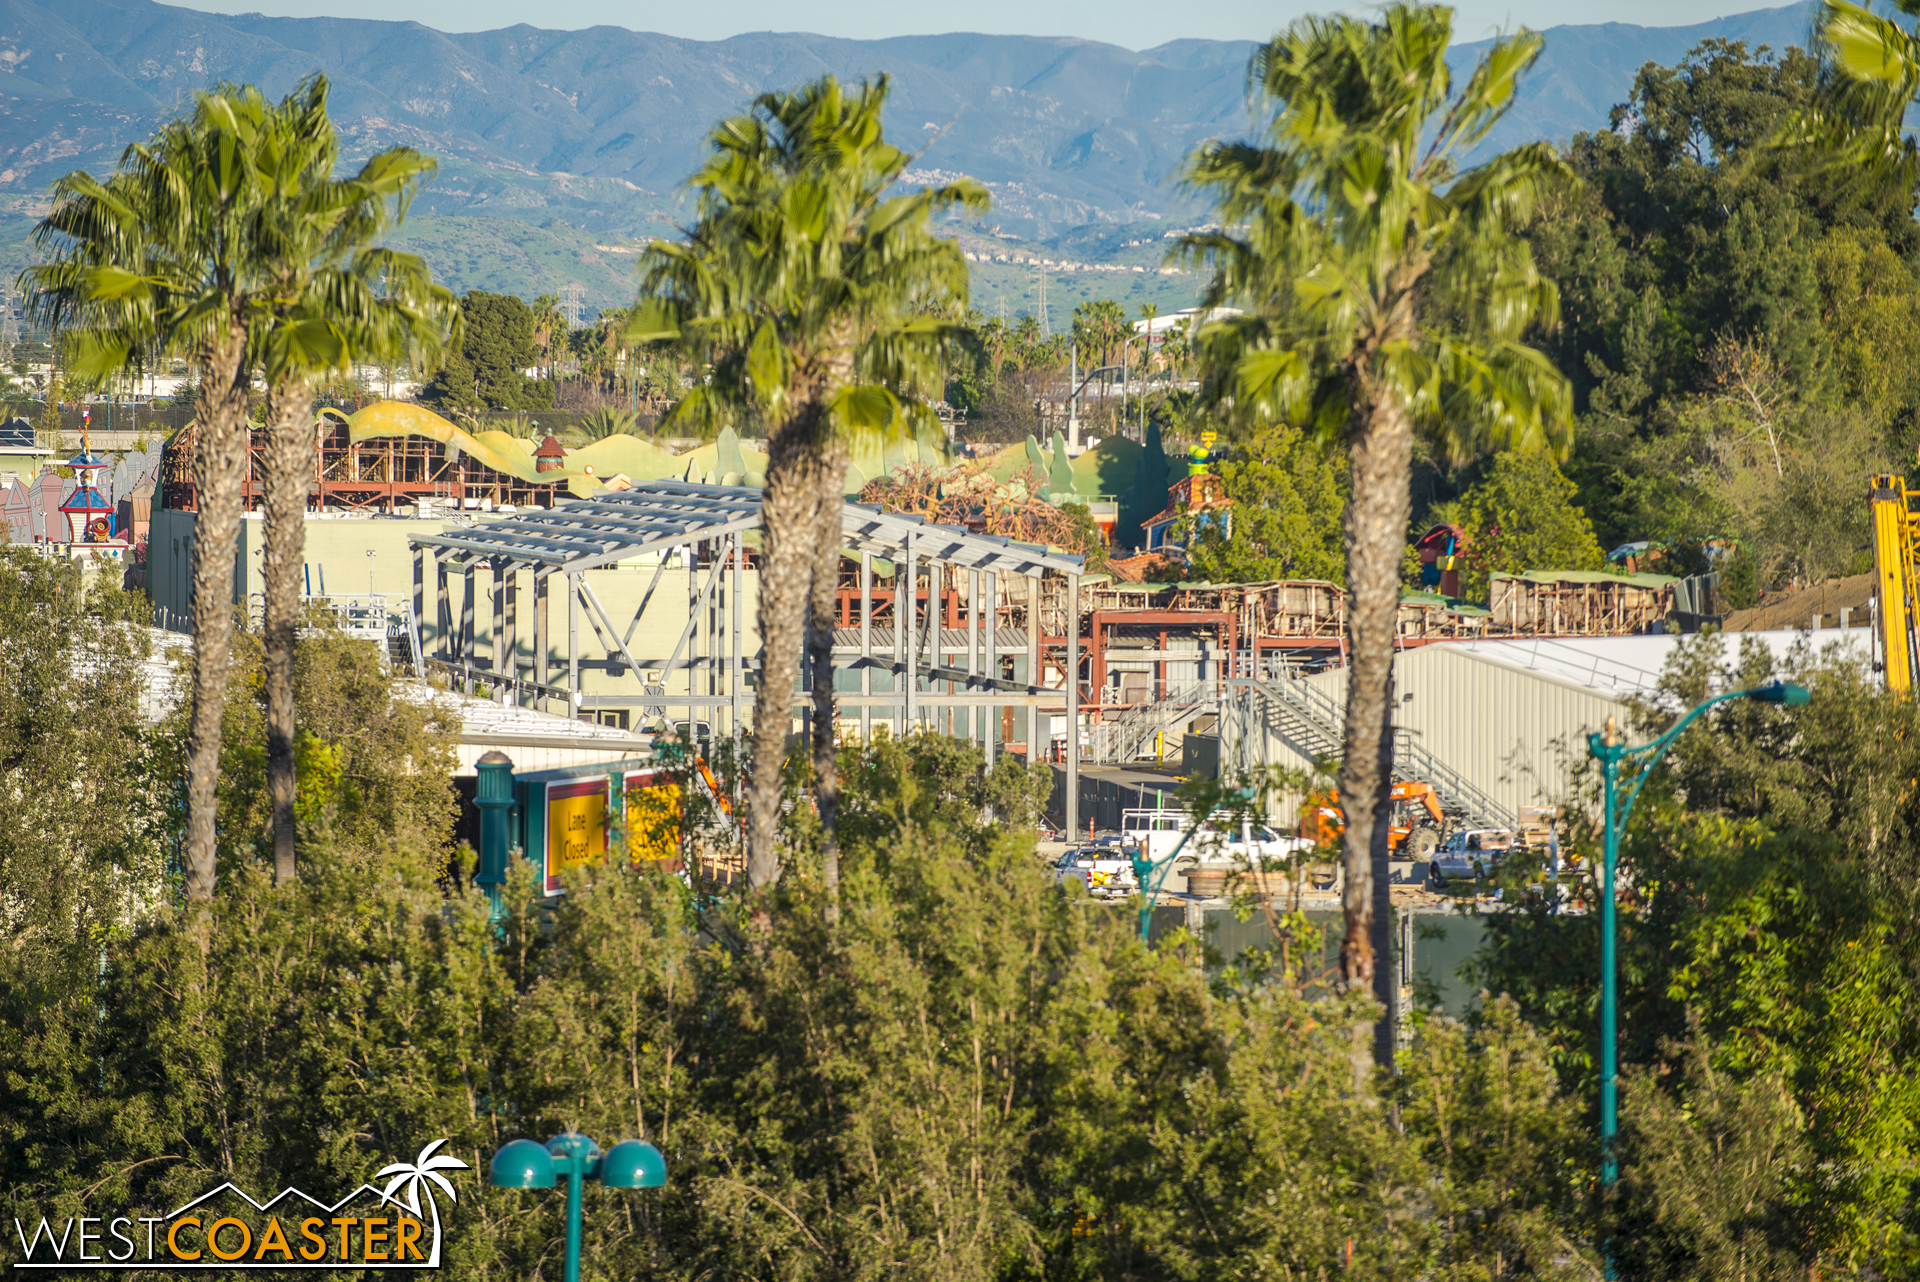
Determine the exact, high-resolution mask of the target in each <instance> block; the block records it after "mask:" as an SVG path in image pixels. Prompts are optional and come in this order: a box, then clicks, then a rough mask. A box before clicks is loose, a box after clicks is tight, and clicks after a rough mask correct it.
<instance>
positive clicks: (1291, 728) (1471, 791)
mask: <svg viewBox="0 0 1920 1282" xmlns="http://www.w3.org/2000/svg"><path fill="white" fill-rule="evenodd" d="M1248 688H1249V689H1251V690H1252V691H1253V692H1254V693H1255V694H1256V695H1258V696H1259V697H1260V698H1261V699H1262V700H1263V701H1264V702H1265V703H1266V706H1267V725H1268V727H1269V728H1270V729H1271V730H1272V731H1273V733H1275V734H1276V735H1278V736H1279V737H1280V738H1281V739H1283V740H1285V741H1286V743H1287V744H1288V746H1290V747H1291V748H1292V749H1293V750H1294V751H1295V752H1297V753H1299V754H1300V755H1301V756H1303V757H1306V758H1308V759H1309V760H1313V761H1320V760H1324V759H1326V758H1329V757H1337V756H1339V755H1340V749H1341V727H1342V725H1343V723H1344V722H1345V720H1346V711H1345V709H1343V708H1342V707H1340V705H1339V704H1338V703H1336V702H1335V701H1334V700H1333V699H1332V698H1331V697H1330V696H1329V695H1328V694H1327V693H1326V692H1325V691H1324V690H1321V689H1319V688H1318V687H1316V686H1312V685H1309V684H1307V683H1306V682H1305V681H1297V680H1289V679H1278V680H1274V679H1255V680H1253V681H1251V682H1249V683H1248ZM1393 777H1394V779H1395V780H1407V779H1413V780H1419V781H1420V782H1422V783H1429V784H1432V785H1433V787H1434V790H1435V791H1436V792H1437V793H1439V795H1440V809H1441V810H1442V811H1444V812H1445V813H1446V816H1447V818H1448V820H1449V821H1451V822H1452V823H1453V824H1454V825H1456V826H1462V827H1468V828H1512V827H1514V826H1515V823H1516V816H1515V815H1514V814H1513V812H1512V811H1510V810H1508V809H1507V808H1506V807H1505V806H1503V805H1501V804H1500V803H1499V802H1497V801H1495V800H1494V799H1493V798H1492V797H1490V796H1488V795H1487V794H1486V793H1485V792H1483V791H1481V790H1480V789H1479V788H1477V787H1475V786H1474V785H1473V784H1472V783H1469V782H1468V781H1467V780H1466V778H1464V777H1463V776H1462V775H1461V774H1460V773H1459V772H1458V771H1456V770H1454V769H1453V768H1452V767H1450V766H1448V765H1447V764H1446V763H1445V762H1443V761H1441V760H1440V759H1439V758H1438V757H1435V756H1434V755H1433V754H1432V753H1430V752H1428V751H1427V750H1426V749H1425V748H1423V747H1421V746H1420V745H1419V744H1417V743H1414V742H1413V741H1412V739H1411V737H1410V736H1407V735H1395V736H1394V737H1393Z"/></svg>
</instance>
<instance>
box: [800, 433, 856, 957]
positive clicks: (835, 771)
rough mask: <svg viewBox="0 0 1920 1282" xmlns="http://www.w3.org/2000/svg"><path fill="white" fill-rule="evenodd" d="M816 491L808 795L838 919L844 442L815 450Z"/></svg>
mask: <svg viewBox="0 0 1920 1282" xmlns="http://www.w3.org/2000/svg"><path fill="white" fill-rule="evenodd" d="M819 467H820V474H819V477H818V478H817V479H818V481H819V485H820V490H819V493H818V494H817V495H816V496H815V499H814V531H813V550H814V555H815V563H814V568H813V601H812V608H811V610H810V614H811V619H810V621H809V626H808V628H807V668H808V670H809V671H810V672H811V673H812V675H813V744H812V750H813V796H814V803H815V805H816V806H817V807H818V808H819V813H820V873H821V879H822V881H823V882H825V884H826V891H827V922H828V924H829V925H831V924H833V923H835V922H837V921H839V920H840V843H839V841H838V840H837V839H836V838H835V836H834V824H835V822H836V821H837V818H838V815H839V810H840V771H839V762H838V761H837V760H836V759H835V755H834V752H835V747H836V745H835V743H834V729H835V727H836V726H837V725H838V723H839V718H838V717H837V716H836V715H835V710H834V697H833V630H834V626H835V624H837V623H838V622H839V613H840V611H839V595H840V594H839V588H840V549H841V545H842V542H843V536H842V534H841V527H840V513H841V510H842V506H843V505H844V503H845V500H846V488H847V448H846V446H845V445H843V444H841V443H840V442H839V441H838V440H830V441H828V442H827V443H826V444H825V446H824V447H823V448H822V449H821V450H820V459H819Z"/></svg>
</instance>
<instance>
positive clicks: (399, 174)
mask: <svg viewBox="0 0 1920 1282" xmlns="http://www.w3.org/2000/svg"><path fill="white" fill-rule="evenodd" d="M327 91H328V85H327V79H326V77H325V76H321V75H315V76H312V77H310V78H309V79H308V80H307V81H306V82H304V83H303V84H302V85H300V86H299V87H298V88H296V89H295V90H294V92H293V93H292V94H290V95H288V96H287V98H286V99H285V100H284V101H283V102H281V103H280V105H279V106H278V107H276V108H274V109H273V110H272V111H271V112H270V114H269V119H270V120H271V121H272V122H273V123H272V129H271V134H272V139H273V141H272V145H270V146H268V147H266V148H263V150H262V154H261V157H260V161H259V167H260V173H261V177H262V194H263V199H262V201H261V204H260V207H259V209H258V210H257V211H256V214H255V216H254V218H253V219H252V220H251V222H250V224H249V226H248V232H249V234H250V236H251V237H252V239H253V242H254V244H255V245H256V247H257V251H258V255H259V257H260V260H261V262H262V263H263V265H264V268H265V270H266V272H267V274H268V276H269V278H270V281H271V288H270V289H269V290H267V291H266V292H265V297H264V303H263V306H262V308H261V309H260V310H259V311H258V312H257V313H256V314H255V315H254V317H253V319H252V323H251V328H250V342H249V354H250V358H251V363H252V364H254V365H255V366H256V367H257V368H259V369H260V370H261V371H262V373H263V374H264V375H265V379H266V384H267V413H266V436H267V448H266V460H265V462H266V469H265V470H266V477H265V482H266V484H265V489H266V500H265V504H264V506H265V509H266V522H265V524H266V531H265V533H266V538H265V547H264V549H263V551H264V556H263V561H264V564H263V567H262V577H263V579H264V586H265V589H266V592H265V595H266V602H265V609H264V610H263V612H262V614H263V618H262V624H263V630H264V633H265V636H264V642H265V663H264V668H265V677H266V682H265V684H266V694H267V718H266V720H267V793H268V797H269V799H270V801H271V804H272V812H273V819H272V834H273V867H274V880H275V882H276V884H280V885H284V884H286V883H287V882H288V881H290V880H291V879H292V878H293V875H294V859H295V852H294V824H293V807H294V797H295V793H296V791H297V786H298V781H297V778H296V774H295V759H294V741H295V732H296V727H295V724H294V707H293V660H294V641H295V637H296V634H297V632H298V628H299V623H300V618H299V616H300V586H301V563H302V561H303V559H304V557H305V552H306V507H307V491H308V486H309V483H310V481H311V479H312V476H313V470H314V417H313V388H314V381H315V380H316V379H317V378H319V377H322V376H324V375H326V374H328V373H330V372H334V371H340V370H344V369H348V368H351V366H352V365H353V364H354V363H355V362H356V361H360V360H391V359H398V358H400V357H402V356H408V357H410V358H412V361H413V363H415V364H418V363H419V358H421V357H423V356H425V355H426V354H428V353H427V350H426V349H428V348H430V347H432V346H433V345H434V343H435V342H436V340H438V338H439V337H440V336H441V335H442V334H443V333H444V332H445V331H446V330H447V329H449V328H450V327H451V326H452V325H454V324H455V323H456V322H457V318H458V315H459V309H458V308H457V307H456V306H455V304H454V300H453V295H452V293H451V292H450V291H448V290H446V289H444V288H439V287H436V286H434V285H432V284H431V282H430V281H429V279H428V273H427V268H426V265H425V264H424V262H423V261H422V260H421V259H419V258H418V257H416V256H414V255H411V254H399V253H395V252H394V251H392V250H385V249H375V248H373V247H372V242H373V241H374V239H375V238H376V237H378V236H380V235H381V234H383V233H384V232H386V231H387V230H388V229H390V228H391V227H393V226H396V225H398V223H399V222H400V220H401V218H402V217H404V214H405V210H406V206H407V203H408V201H409V200H410V199H411V197H412V195H413V193H414V192H415V190H417V188H418V187H419V185H420V183H422V182H423V181H424V180H425V179H426V178H427V177H429V176H430V175H431V174H432V173H433V172H434V169H435V165H434V162H433V161H432V160H430V159H429V158H427V157H425V156H422V155H421V154H420V153H418V152H416V151H414V150H412V149H411V148H406V147H395V148H392V149H390V150H388V151H384V152H381V153H380V154H379V155H377V156H374V157H373V158H372V159H370V160H368V161H367V162H366V164H364V165H362V166H361V167H360V170H359V172H358V173H356V174H355V175H354V176H353V177H351V178H344V179H336V178H334V177H333V174H334V170H335V167H336V166H337V164H338V162H339V147H338V135H337V134H336V132H335V131H334V128H333V122H332V121H331V119H329V117H328V114H327ZM228 92H230V93H232V94H234V95H236V96H242V97H244V96H246V95H253V96H255V97H257V96H258V91H257V90H253V89H232V90H229V91H228Z"/></svg>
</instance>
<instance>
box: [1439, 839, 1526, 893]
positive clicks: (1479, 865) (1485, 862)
mask: <svg viewBox="0 0 1920 1282" xmlns="http://www.w3.org/2000/svg"><path fill="white" fill-rule="evenodd" d="M1513 845H1514V841H1513V834H1512V833H1511V832H1509V831H1508V830H1507V829H1505V828H1462V829H1461V830H1459V831H1458V832H1456V833H1454V834H1453V835H1452V836H1450V837H1449V838H1447V843H1446V844H1445V845H1444V846H1442V847H1440V849H1439V850H1437V851H1435V852H1434V856H1433V872H1434V875H1435V876H1437V877H1440V878H1442V879H1444V880H1447V881H1455V880H1460V881H1477V880H1478V879H1480V878H1482V877H1485V876H1486V875H1487V874H1488V873H1490V872H1492V871H1493V870H1494V868H1495V867H1497V866H1498V865H1499V863H1500V860H1501V859H1502V858H1503V857H1505V855H1506V853H1507V852H1508V851H1509V850H1511V849H1513Z"/></svg>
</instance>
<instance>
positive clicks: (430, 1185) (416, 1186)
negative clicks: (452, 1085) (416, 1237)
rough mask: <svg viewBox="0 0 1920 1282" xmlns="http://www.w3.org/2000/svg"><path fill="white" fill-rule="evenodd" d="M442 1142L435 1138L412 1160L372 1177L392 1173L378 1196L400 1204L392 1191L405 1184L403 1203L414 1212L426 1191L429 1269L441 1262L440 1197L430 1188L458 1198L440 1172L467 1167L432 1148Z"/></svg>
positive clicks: (382, 1170)
mask: <svg viewBox="0 0 1920 1282" xmlns="http://www.w3.org/2000/svg"><path fill="white" fill-rule="evenodd" d="M445 1143H446V1141H445V1140H435V1141H434V1142H433V1143H431V1144H429V1145H427V1146H426V1147H425V1148H423V1149H421V1150H420V1156H418V1157H416V1158H414V1159H413V1161H412V1162H395V1163H394V1164H393V1165H391V1166H385V1167H382V1168H381V1169H380V1172H379V1173H378V1174H377V1175H375V1176H374V1177H373V1178H374V1179H376V1180H384V1179H386V1178H387V1177H388V1176H389V1175H391V1176H392V1177H393V1178H392V1179H391V1180H388V1181H387V1187H386V1188H385V1189H384V1190H383V1191H382V1192H381V1194H380V1200H381V1201H383V1202H392V1203H394V1204H395V1205H399V1204H400V1201H401V1199H399V1198H397V1197H395V1196H394V1194H395V1193H396V1192H397V1191H399V1189H400V1188H401V1186H402V1185H405V1186H406V1190H407V1193H406V1207H407V1209H408V1210H410V1211H412V1212H413V1213H414V1214H415V1215H419V1214H420V1194H421V1193H423V1192H424V1193H425V1194H426V1195H427V1207H428V1209H429V1210H430V1211H431V1213H432V1215H433V1251H432V1253H431V1254H430V1255H429V1256H428V1258H427V1260H426V1265H425V1266H426V1267H427V1268H429V1269H433V1268H438V1267H439V1266H440V1199H438V1198H437V1197H435V1196H434V1195H433V1190H434V1189H435V1188H438V1189H439V1190H440V1191H441V1192H442V1193H445V1194H446V1195H447V1201H449V1202H458V1201H459V1200H460V1195H459V1194H458V1193H456V1192H454V1188H453V1184H452V1182H451V1181H449V1180H448V1179H447V1177H446V1176H444V1175H442V1174H440V1172H442V1171H464V1170H467V1169H469V1168H468V1166H467V1164H466V1163H465V1162H463V1161H461V1160H460V1159H459V1158H457V1157H454V1156H453V1155H452V1154H450V1153H436V1152H435V1150H436V1149H438V1148H439V1147H440V1146H441V1145H442V1144H445Z"/></svg>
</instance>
